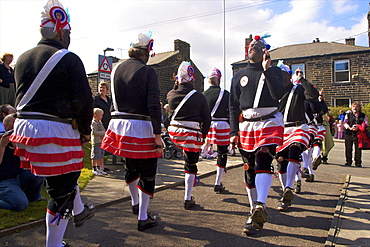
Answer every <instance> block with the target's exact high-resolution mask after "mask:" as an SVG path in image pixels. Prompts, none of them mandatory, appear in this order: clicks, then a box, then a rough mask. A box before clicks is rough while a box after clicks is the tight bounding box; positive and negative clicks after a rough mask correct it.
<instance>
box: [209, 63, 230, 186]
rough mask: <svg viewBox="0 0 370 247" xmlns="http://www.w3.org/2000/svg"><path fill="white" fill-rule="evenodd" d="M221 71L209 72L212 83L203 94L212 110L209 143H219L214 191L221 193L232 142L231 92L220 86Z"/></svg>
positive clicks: (213, 70) (210, 82)
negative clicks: (230, 121)
mask: <svg viewBox="0 0 370 247" xmlns="http://www.w3.org/2000/svg"><path fill="white" fill-rule="evenodd" d="M220 80H221V71H220V70H219V69H217V68H213V69H212V70H210V71H209V72H208V83H209V84H210V85H211V86H210V87H209V88H208V89H207V90H206V91H205V92H203V95H204V96H205V97H206V100H207V103H208V106H209V109H212V111H211V117H212V122H211V127H210V129H209V132H208V134H207V140H208V142H209V144H211V145H212V144H216V145H217V153H218V155H217V164H216V166H217V174H216V181H215V186H214V188H213V190H214V192H217V193H221V192H223V191H224V190H225V186H223V185H222V183H221V180H222V176H223V174H224V173H225V172H226V163H227V153H228V152H229V150H228V147H229V144H230V135H229V133H230V125H229V92H228V91H226V90H224V89H222V88H221V87H220Z"/></svg>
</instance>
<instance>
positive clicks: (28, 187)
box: [0, 170, 45, 211]
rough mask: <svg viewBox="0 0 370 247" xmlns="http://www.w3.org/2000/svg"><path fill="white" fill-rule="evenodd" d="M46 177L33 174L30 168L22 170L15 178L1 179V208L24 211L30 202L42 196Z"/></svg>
mask: <svg viewBox="0 0 370 247" xmlns="http://www.w3.org/2000/svg"><path fill="white" fill-rule="evenodd" d="M44 180H45V178H44V177H38V176H35V175H33V174H32V173H31V172H30V170H22V171H21V174H20V175H19V176H18V177H16V178H13V179H6V180H0V208H2V209H10V210H14V211H22V210H23V209H25V208H26V207H27V206H28V202H29V201H30V202H33V201H37V200H38V199H40V198H41V193H40V191H41V188H42V186H43V184H44Z"/></svg>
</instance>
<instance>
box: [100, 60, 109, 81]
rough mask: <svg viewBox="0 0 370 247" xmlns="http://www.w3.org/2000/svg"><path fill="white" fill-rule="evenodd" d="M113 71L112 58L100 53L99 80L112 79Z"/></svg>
mask: <svg viewBox="0 0 370 247" xmlns="http://www.w3.org/2000/svg"><path fill="white" fill-rule="evenodd" d="M111 72H112V58H111V57H105V56H102V55H99V67H98V77H99V81H106V80H110V73H111Z"/></svg>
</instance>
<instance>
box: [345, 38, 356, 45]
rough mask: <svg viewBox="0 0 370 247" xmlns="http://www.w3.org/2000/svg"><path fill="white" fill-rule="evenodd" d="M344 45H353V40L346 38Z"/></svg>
mask: <svg viewBox="0 0 370 247" xmlns="http://www.w3.org/2000/svg"><path fill="white" fill-rule="evenodd" d="M346 45H355V38H347V39H346Z"/></svg>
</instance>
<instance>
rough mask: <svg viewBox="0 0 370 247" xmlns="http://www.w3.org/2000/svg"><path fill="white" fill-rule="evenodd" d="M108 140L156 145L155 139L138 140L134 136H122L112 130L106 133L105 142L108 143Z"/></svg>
mask: <svg viewBox="0 0 370 247" xmlns="http://www.w3.org/2000/svg"><path fill="white" fill-rule="evenodd" d="M106 138H111V139H113V140H114V141H116V142H125V143H135V144H149V143H152V144H153V145H154V143H155V138H154V137H150V138H138V137H133V136H121V135H118V134H116V133H114V132H113V131H111V130H110V129H108V130H107V131H106V132H105V136H104V139H103V142H105V141H106V140H105V139H106Z"/></svg>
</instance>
